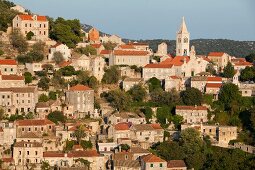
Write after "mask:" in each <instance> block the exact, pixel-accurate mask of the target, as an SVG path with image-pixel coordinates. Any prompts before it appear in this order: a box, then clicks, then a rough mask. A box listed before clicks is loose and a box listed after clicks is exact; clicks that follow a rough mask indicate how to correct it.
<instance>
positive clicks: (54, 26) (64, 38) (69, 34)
mask: <svg viewBox="0 0 255 170" xmlns="http://www.w3.org/2000/svg"><path fill="white" fill-rule="evenodd" d="M48 20H49V23H50V33H49V34H50V38H51V39H53V40H56V41H58V42H61V43H63V44H66V45H67V46H68V47H69V48H74V47H75V45H76V44H77V43H78V42H80V41H81V37H82V34H81V24H80V21H79V20H77V19H74V20H65V19H63V18H61V17H59V18H57V19H56V20H55V21H54V20H53V19H52V18H48Z"/></svg>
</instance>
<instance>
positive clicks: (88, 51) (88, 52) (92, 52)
mask: <svg viewBox="0 0 255 170" xmlns="http://www.w3.org/2000/svg"><path fill="white" fill-rule="evenodd" d="M76 51H77V52H78V53H80V54H85V55H86V56H90V55H97V50H96V49H95V48H94V47H92V46H91V45H87V46H86V47H81V48H77V49H76Z"/></svg>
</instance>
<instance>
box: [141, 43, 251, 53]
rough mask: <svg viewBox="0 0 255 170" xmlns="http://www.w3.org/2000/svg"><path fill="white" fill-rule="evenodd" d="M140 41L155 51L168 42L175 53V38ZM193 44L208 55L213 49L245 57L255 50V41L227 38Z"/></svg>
mask: <svg viewBox="0 0 255 170" xmlns="http://www.w3.org/2000/svg"><path fill="white" fill-rule="evenodd" d="M139 42H146V43H148V44H149V45H150V47H151V48H152V49H153V51H157V48H158V47H157V46H158V44H160V43H162V42H166V43H167V45H168V52H169V53H171V54H174V52H175V40H162V39H156V40H139ZM191 45H194V46H195V48H196V52H197V54H199V55H200V54H201V55H207V54H208V53H209V52H212V51H223V52H226V53H228V54H230V55H232V56H236V57H245V56H247V55H248V54H250V53H252V52H255V41H234V40H227V39H195V40H191Z"/></svg>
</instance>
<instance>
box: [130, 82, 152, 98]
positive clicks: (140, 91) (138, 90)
mask: <svg viewBox="0 0 255 170" xmlns="http://www.w3.org/2000/svg"><path fill="white" fill-rule="evenodd" d="M128 93H129V94H130V95H131V97H132V99H133V101H137V102H142V101H144V99H145V97H146V94H147V92H146V90H145V88H144V87H143V86H142V85H141V84H137V85H134V86H133V87H132V88H131V89H130V90H129V91H128Z"/></svg>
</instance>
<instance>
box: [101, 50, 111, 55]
mask: <svg viewBox="0 0 255 170" xmlns="http://www.w3.org/2000/svg"><path fill="white" fill-rule="evenodd" d="M100 54H101V55H105V54H111V50H102V51H101V52H100Z"/></svg>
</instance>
